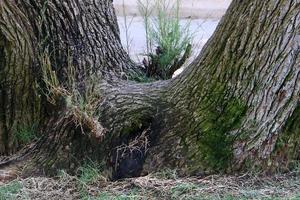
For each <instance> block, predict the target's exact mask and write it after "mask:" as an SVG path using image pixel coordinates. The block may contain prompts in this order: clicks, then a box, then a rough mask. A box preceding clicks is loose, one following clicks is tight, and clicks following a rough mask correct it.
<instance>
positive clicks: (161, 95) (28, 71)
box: [0, 0, 300, 178]
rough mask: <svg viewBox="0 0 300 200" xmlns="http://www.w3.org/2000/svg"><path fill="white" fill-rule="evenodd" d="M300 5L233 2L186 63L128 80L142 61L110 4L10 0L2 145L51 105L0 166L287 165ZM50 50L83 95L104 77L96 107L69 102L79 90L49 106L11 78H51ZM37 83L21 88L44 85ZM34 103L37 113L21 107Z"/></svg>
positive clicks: (2, 47)
mask: <svg viewBox="0 0 300 200" xmlns="http://www.w3.org/2000/svg"><path fill="white" fill-rule="evenodd" d="M299 9H300V5H299V1H298V0H296V1H295V0H278V1H275V0H274V1H264V2H262V1H259V0H251V1H238V0H235V1H233V2H232V4H231V6H230V8H229V9H228V11H227V13H226V15H225V16H224V17H223V18H222V20H221V22H220V24H219V26H218V28H217V30H216V32H215V33H214V35H213V36H212V37H211V39H210V40H209V42H208V43H207V45H206V47H205V48H204V50H203V51H202V52H201V54H200V55H199V56H198V57H197V58H196V59H195V61H194V62H193V63H192V64H191V65H190V66H189V67H188V68H187V70H185V71H184V72H183V73H182V74H181V75H180V76H178V77H176V78H175V79H171V80H167V81H159V82H154V83H150V84H149V83H148V84H141V83H134V82H132V81H130V80H127V77H129V78H130V77H134V76H135V75H136V74H139V73H141V71H142V70H140V69H139V67H138V66H137V65H135V64H134V63H133V62H132V61H131V60H130V58H129V57H128V55H127V54H126V53H125V51H124V50H123V49H122V47H121V44H120V39H119V31H118V28H117V23H116V17H115V14H114V11H113V7H112V1H110V0H104V1H100V0H95V1H90V0H85V1H73V0H67V1H63V2H61V1H56V0H49V1H31V0H24V1H17V0H15V1H9V2H8V1H0V11H1V12H0V22H1V24H0V33H1V34H0V36H1V43H0V56H1V58H4V61H1V62H0V67H1V68H0V75H1V78H0V92H1V93H0V94H1V96H2V98H1V101H0V109H1V111H2V112H1V113H3V114H2V115H1V118H0V122H1V124H2V127H3V128H0V133H1V134H2V143H3V144H2V145H1V147H2V146H3V147H2V149H3V150H1V151H2V152H10V149H11V147H10V146H9V145H8V144H9V142H8V141H9V139H8V138H9V137H10V136H11V135H12V133H11V131H10V129H11V127H13V123H20V121H24V119H27V118H29V119H35V117H34V116H36V114H33V113H37V111H39V112H40V111H47V113H46V114H44V113H43V114H39V115H38V118H39V119H40V121H41V122H40V129H39V130H40V132H42V139H40V140H39V141H38V142H37V143H35V144H33V145H31V146H30V147H29V148H28V149H25V150H24V151H21V152H20V153H19V156H16V157H17V158H18V159H16V158H15V157H14V158H12V159H10V160H8V161H5V162H3V163H2V164H0V165H1V166H2V167H7V166H12V165H18V166H19V167H23V165H24V162H25V161H26V162H27V161H28V162H30V165H28V164H27V165H26V168H25V169H26V170H23V172H24V171H25V172H27V174H30V173H32V172H33V171H34V172H36V171H37V170H36V169H37V167H36V166H42V167H41V169H43V171H44V170H45V169H46V170H47V171H49V172H50V171H55V170H56V169H60V168H67V169H73V170H74V169H75V168H76V166H78V163H80V162H81V161H83V160H85V159H87V157H89V158H91V159H93V160H100V161H104V163H105V164H106V168H107V169H110V171H111V176H113V177H114V178H121V177H128V176H137V175H140V174H142V173H148V172H151V171H155V170H159V169H161V168H164V167H169V168H178V169H180V171H181V172H183V173H188V174H191V173H199V172H201V173H202V172H212V171H224V170H225V171H227V172H228V171H233V170H240V169H251V168H254V167H259V168H261V169H264V170H267V169H271V170H273V169H279V168H280V167H281V168H283V167H288V165H289V164H290V163H291V162H292V161H294V160H297V159H299V150H300V149H299V147H297V144H298V143H299V141H300V136H299V126H298V125H297V123H296V122H297V120H298V119H299V92H300V78H299V74H300V73H299V71H300V66H299V64H300V59H299V50H300V46H299V44H300V42H299V40H300V37H299V30H300V23H299V22H300V17H299V16H300V14H299ZM16 38H18V39H16ZM20 38H21V39H20ZM45 52H46V53H47V54H48V55H49V60H50V63H51V67H52V70H53V71H54V72H55V75H56V76H57V77H58V79H59V83H60V85H62V87H63V88H65V90H69V93H71V92H70V86H69V85H68V84H67V82H68V81H67V80H68V73H67V72H68V70H67V68H68V67H67V66H68V63H69V61H70V59H71V62H72V65H74V68H75V71H76V76H75V82H76V88H77V89H78V91H79V92H80V93H84V92H85V90H86V88H88V87H89V84H90V82H89V81H86V80H88V79H91V77H92V76H95V74H96V75H97V77H98V78H97V84H96V85H95V87H94V90H93V92H94V93H95V95H96V97H97V101H96V106H95V109H94V111H93V114H92V115H87V114H86V113H85V112H82V110H80V109H79V108H78V106H76V105H75V106H74V105H72V106H70V105H69V104H68V103H66V102H68V101H67V99H68V96H72V94H71V95H70V94H69V93H68V95H63V94H62V95H61V96H60V97H61V98H62V99H63V100H62V101H61V102H63V103H62V104H59V105H57V104H56V105H50V106H49V103H47V99H46V98H44V97H43V96H42V97H41V98H39V96H38V95H37V93H36V92H31V93H30V95H27V96H26V95H25V94H26V93H24V92H18V91H19V90H20V87H22V85H24V83H27V82H26V81H23V82H22V83H20V84H18V85H14V84H11V83H12V82H11V81H12V80H32V81H28V82H31V83H32V82H33V81H37V82H38V83H40V82H42V75H41V74H42V73H41V66H42V65H43V63H42V61H41V59H40V56H39V55H40V54H42V53H45ZM10 59H13V60H12V61H11V60H10ZM18 62H19V63H21V65H20V64H18ZM21 66H23V67H21ZM19 68H20V69H19ZM9 70H11V71H14V72H15V73H8V71H9ZM17 70H19V71H20V72H17V74H18V75H19V77H17V76H16V71H17ZM27 85H28V86H26V87H25V86H23V87H22V88H23V89H22V91H36V89H34V88H32V84H27ZM43 89H45V88H43ZM8 91H9V94H10V95H7V94H8ZM29 99H37V100H35V101H29ZM15 102H20V103H15ZM29 102H30V103H31V104H32V107H33V108H32V109H31V110H30V111H31V112H26V114H24V113H25V112H19V110H22V109H25V108H26V109H28V107H29V106H27V105H28V104H29ZM8 104H9V105H10V106H7V105H8ZM37 105H38V106H37ZM12 110H13V111H14V112H17V111H18V115H16V114H10V113H11V112H12ZM27 113H30V114H27ZM9 120H10V121H9ZM298 146H299V145H298ZM20 160H21V161H22V162H21V161H20Z"/></svg>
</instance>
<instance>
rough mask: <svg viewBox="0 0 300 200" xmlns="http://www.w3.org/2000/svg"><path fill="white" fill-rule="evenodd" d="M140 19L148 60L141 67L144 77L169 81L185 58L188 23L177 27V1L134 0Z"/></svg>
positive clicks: (187, 44)
mask: <svg viewBox="0 0 300 200" xmlns="http://www.w3.org/2000/svg"><path fill="white" fill-rule="evenodd" d="M138 5H139V10H140V13H141V15H142V16H143V18H144V26H145V32H146V41H147V52H146V55H147V56H148V60H145V62H144V65H145V67H146V70H147V76H148V77H153V78H156V79H169V78H171V77H172V73H173V72H174V71H175V70H176V69H178V68H180V67H181V65H182V64H183V63H184V61H185V60H186V59H187V58H188V57H189V54H190V51H191V49H190V44H191V41H192V38H193V34H192V33H191V32H190V29H189V27H190V23H187V24H185V25H184V26H182V25H181V24H180V17H179V12H180V8H179V7H180V0H176V2H175V3H172V2H171V1H170V0H162V1H161V0H155V1H151V2H150V1H149V0H138Z"/></svg>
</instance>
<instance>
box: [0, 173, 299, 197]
mask: <svg viewBox="0 0 300 200" xmlns="http://www.w3.org/2000/svg"><path fill="white" fill-rule="evenodd" d="M167 174H168V175H167V176H166V173H159V174H150V175H148V176H144V177H139V178H131V179H124V180H120V181H116V182H109V181H106V180H104V179H103V178H101V179H99V180H98V181H93V182H92V183H90V184H85V185H84V187H82V184H81V182H80V181H79V179H80V178H78V177H76V176H70V175H68V174H66V173H63V174H62V175H60V176H58V177H56V178H42V177H37V178H27V179H22V180H21V179H20V180H18V182H19V183H20V184H21V185H22V187H21V188H20V189H19V190H18V191H17V192H16V194H14V197H15V198H14V199H41V200H43V199H45V200H49V199H59V200H61V199H98V200H106V199H107V200H108V199H116V200H119V199H129V200H131V199H132V200H133V199H134V200H136V199H137V200H138V199H224V200H231V199H294V200H297V199H300V177H299V175H300V173H299V171H298V172H290V173H287V174H277V175H273V176H263V175H255V174H244V175H241V176H233V175H231V176H228V175H227V176H226V175H211V176H207V177H204V178H200V177H184V178H179V177H177V176H176V174H175V173H172V174H170V173H167ZM169 175H171V176H169ZM1 187H4V186H1ZM1 187H0V197H1ZM0 199H1V198H0Z"/></svg>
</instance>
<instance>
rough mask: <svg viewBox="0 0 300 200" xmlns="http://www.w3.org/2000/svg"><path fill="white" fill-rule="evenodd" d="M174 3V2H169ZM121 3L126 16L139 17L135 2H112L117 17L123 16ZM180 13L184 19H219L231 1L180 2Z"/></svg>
mask: <svg viewBox="0 0 300 200" xmlns="http://www.w3.org/2000/svg"><path fill="white" fill-rule="evenodd" d="M170 1H174V2H176V0H170ZM123 2H124V6H125V12H126V15H139V14H138V7H137V0H114V4H115V8H116V11H117V14H118V15H123ZM181 2H182V3H181V13H180V15H181V16H182V17H184V18H186V17H192V18H205V19H206V18H211V19H219V18H221V17H222V16H223V15H224V13H225V11H226V9H227V8H228V6H229V4H230V2H231V0H181Z"/></svg>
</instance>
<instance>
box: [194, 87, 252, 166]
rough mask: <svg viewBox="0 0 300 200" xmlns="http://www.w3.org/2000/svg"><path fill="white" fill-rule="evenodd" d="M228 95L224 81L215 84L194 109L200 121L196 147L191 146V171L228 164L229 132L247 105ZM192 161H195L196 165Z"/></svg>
mask: <svg viewBox="0 0 300 200" xmlns="http://www.w3.org/2000/svg"><path fill="white" fill-rule="evenodd" d="M227 94H230V92H228V90H227V87H226V86H225V85H224V84H222V83H216V84H214V85H213V86H212V89H211V92H208V95H207V96H206V97H205V99H204V101H203V102H202V104H201V106H200V108H199V109H198V110H197V111H196V112H197V115H198V118H199V119H198V120H201V122H200V123H199V124H200V128H198V129H197V130H199V132H198V135H197V144H196V146H197V147H196V148H194V147H190V151H192V152H196V153H194V154H193V153H192V154H193V156H192V158H191V160H193V161H192V162H193V163H192V164H191V166H193V168H195V169H191V171H194V170H199V169H196V168H199V167H200V168H203V169H206V170H209V171H211V170H213V171H215V170H216V171H223V170H226V169H228V167H229V166H230V163H231V160H232V157H233V147H232V145H233V142H234V139H235V138H234V135H233V132H232V131H234V130H235V129H236V128H238V127H239V126H240V124H241V122H242V120H243V117H244V116H245V114H246V111H247V106H246V104H245V103H244V102H243V101H242V100H241V99H239V98H236V97H234V96H230V97H228V96H227ZM190 146H192V145H190ZM191 148H193V149H191ZM189 154H191V153H189ZM195 162H198V164H196V165H195ZM195 166H196V167H195Z"/></svg>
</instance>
